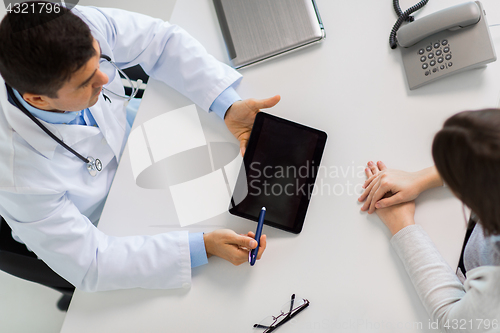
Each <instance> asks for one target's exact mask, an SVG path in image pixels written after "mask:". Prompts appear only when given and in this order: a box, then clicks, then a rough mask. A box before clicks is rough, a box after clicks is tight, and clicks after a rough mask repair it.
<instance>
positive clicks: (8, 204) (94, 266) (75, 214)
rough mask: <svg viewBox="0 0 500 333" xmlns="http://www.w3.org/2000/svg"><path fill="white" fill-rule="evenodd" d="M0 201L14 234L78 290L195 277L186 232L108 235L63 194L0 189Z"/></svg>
mask: <svg viewBox="0 0 500 333" xmlns="http://www.w3.org/2000/svg"><path fill="white" fill-rule="evenodd" d="M0 203H1V206H0V215H2V216H3V217H4V218H5V219H6V221H7V222H8V223H9V225H10V226H11V228H12V230H13V231H14V233H15V234H17V235H20V236H21V237H22V240H23V241H24V242H25V244H26V245H27V246H28V248H30V249H31V250H32V251H33V252H35V253H36V254H37V255H38V256H39V258H43V260H44V261H45V263H46V264H47V265H48V266H50V267H51V268H52V269H53V270H54V271H55V272H57V273H58V274H59V275H61V276H62V277H64V278H65V279H66V280H68V281H69V282H70V283H71V284H73V285H74V286H75V287H76V288H78V289H81V290H84V291H88V292H93V291H103V290H113V289H127V288H147V289H169V288H179V287H183V286H184V287H185V286H188V285H189V283H190V281H191V263H190V254H189V241H188V233H187V232H171V233H165V234H158V235H153V236H131V237H114V236H108V235H105V234H104V233H102V232H101V231H99V230H98V229H97V228H96V227H95V226H94V225H93V224H92V223H91V222H90V221H89V220H88V219H87V218H86V217H85V216H84V215H82V214H80V212H79V211H78V209H77V208H76V207H75V206H74V204H73V203H72V202H71V201H70V200H69V199H68V198H67V197H66V195H65V194H64V193H36V194H20V193H12V192H3V191H0ZM19 203H22V204H21V205H20V204H19ZM21 221H22V222H21Z"/></svg>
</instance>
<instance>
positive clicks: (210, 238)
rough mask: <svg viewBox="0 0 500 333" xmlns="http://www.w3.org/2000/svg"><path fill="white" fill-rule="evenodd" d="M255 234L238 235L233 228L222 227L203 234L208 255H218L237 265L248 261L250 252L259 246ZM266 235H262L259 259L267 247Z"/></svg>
mask: <svg viewBox="0 0 500 333" xmlns="http://www.w3.org/2000/svg"><path fill="white" fill-rule="evenodd" d="M254 237H255V234H254V233H253V232H251V231H250V232H248V234H247V235H238V234H237V233H235V232H234V231H232V230H228V229H221V230H215V231H213V232H209V233H206V234H204V235H203V239H204V241H205V249H206V251H207V257H209V258H210V257H211V256H217V257H220V258H222V259H225V260H227V261H229V262H230V263H232V264H233V265H235V266H238V265H241V264H243V263H245V262H248V253H249V252H250V250H251V249H255V248H256V247H257V241H256V240H255V239H254ZM266 245H267V242H266V235H262V236H261V237H260V246H259V253H258V254H257V259H260V258H261V257H262V253H264V250H265V249H266Z"/></svg>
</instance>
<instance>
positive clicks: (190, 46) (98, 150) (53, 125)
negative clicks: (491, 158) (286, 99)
mask: <svg viewBox="0 0 500 333" xmlns="http://www.w3.org/2000/svg"><path fill="white" fill-rule="evenodd" d="M35 5H36V6H29V7H28V9H29V10H28V12H20V13H18V14H16V13H15V12H11V13H9V14H8V15H7V16H6V17H5V18H4V19H3V20H2V22H1V24H0V45H2V47H1V48H0V74H1V76H2V78H3V80H1V79H0V156H1V159H0V215H1V216H3V217H4V218H5V220H6V221H7V222H8V224H9V225H10V227H11V228H12V230H13V233H14V234H15V237H16V239H18V240H20V241H22V242H23V243H25V244H26V245H27V247H28V248H29V249H31V250H32V251H34V252H35V253H36V254H37V255H38V257H39V258H40V259H42V260H43V261H44V262H45V263H46V264H47V265H48V266H49V267H51V268H52V269H53V270H54V271H55V272H57V273H58V274H59V275H61V276H62V277H63V278H65V279H66V280H67V281H69V282H70V283H71V284H73V285H74V286H75V287H77V288H79V289H81V290H84V291H90V292H92V291H100V290H112V289H124V288H136V287H140V288H158V289H162V288H178V287H181V286H187V285H189V283H190V279H191V268H192V267H195V266H198V265H202V264H205V263H207V257H210V256H212V255H215V256H219V257H222V258H224V259H226V260H228V261H230V262H232V263H233V264H235V265H238V264H241V263H243V262H245V261H246V260H247V258H248V250H246V249H251V248H255V246H256V241H255V240H254V239H253V238H252V236H253V233H251V232H250V233H248V235H244V236H243V235H238V234H236V233H234V232H233V231H231V230H217V231H215V232H211V233H206V234H202V233H199V234H188V233H187V232H172V233H164V234H158V235H154V236H132V237H112V236H108V235H105V234H103V233H102V232H100V231H99V230H98V229H97V228H96V225H97V222H98V220H99V216H100V214H101V211H102V208H103V205H104V201H105V199H106V196H107V194H108V192H109V189H110V185H111V182H112V180H113V176H114V175H115V172H116V169H117V166H118V162H119V160H120V156H121V154H122V151H123V148H124V145H125V142H126V139H127V136H128V133H129V131H130V126H129V124H128V123H127V121H126V111H125V107H124V100H125V98H123V95H124V88H123V85H122V83H121V79H120V77H119V75H118V73H117V70H116V68H115V67H114V66H116V67H119V68H126V67H131V66H134V65H137V64H140V65H141V66H142V67H143V69H144V70H145V71H146V72H147V73H148V74H149V75H150V76H151V77H152V78H155V79H159V80H162V81H163V82H165V83H167V84H168V85H170V86H171V87H173V88H175V89H177V90H178V91H179V92H181V93H183V94H184V95H186V96H187V97H189V98H190V99H191V100H192V101H193V102H195V103H196V104H197V105H199V106H200V107H201V108H203V109H204V110H207V111H209V112H215V113H216V114H217V115H219V116H220V117H221V118H222V119H224V121H225V123H226V124H227V126H228V128H229V130H230V131H231V132H232V133H233V134H234V135H235V136H236V137H237V138H238V140H240V143H241V150H242V153H243V152H244V147H245V146H246V141H247V140H248V137H249V134H250V131H251V128H252V124H253V119H254V117H255V114H256V113H257V112H258V111H259V109H261V108H269V107H272V106H274V105H275V104H276V103H278V101H279V96H275V97H273V98H269V99H264V100H254V99H249V100H244V101H242V100H241V99H240V98H239V96H238V94H237V93H236V92H235V90H234V87H235V85H236V84H238V83H239V81H240V80H241V76H240V74H239V73H237V72H236V71H234V70H233V69H231V68H230V67H228V66H226V65H224V64H222V63H220V62H218V61H217V60H215V59H214V58H213V57H211V56H210V55H208V54H207V53H206V51H205V50H204V49H203V47H202V46H201V45H200V44H199V43H198V42H197V41H196V40H194V39H193V38H192V37H190V36H189V35H188V34H187V33H186V32H185V31H183V30H182V29H180V28H179V27H177V26H174V25H171V24H169V23H166V22H163V21H161V20H157V19H153V18H151V17H147V16H144V15H140V14H136V13H130V12H126V11H122V10H118V9H100V8H93V7H79V6H77V7H75V8H73V9H72V10H71V11H69V10H67V9H65V8H62V7H59V8H58V10H51V11H50V12H49V11H48V10H43V9H41V7H42V2H36V3H35ZM37 6H38V7H37ZM31 8H33V10H31ZM35 8H36V10H35ZM44 8H45V9H47V8H48V7H47V6H45V7H44ZM52 8H53V9H56V5H53V7H52ZM103 89H104V90H103ZM265 246H266V237H265V236H263V237H262V238H261V250H260V251H259V257H260V256H261V255H262V252H263V251H264V249H265Z"/></svg>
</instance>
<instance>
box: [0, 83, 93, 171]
mask: <svg viewBox="0 0 500 333" xmlns="http://www.w3.org/2000/svg"><path fill="white" fill-rule="evenodd" d="M5 86H6V87H7V92H8V93H9V95H10V96H11V97H12V99H13V100H14V103H15V104H16V106H17V108H18V109H19V110H21V111H22V112H23V113H24V114H25V115H27V116H28V117H29V118H30V119H31V120H33V122H34V123H35V124H37V125H38V127H40V128H41V129H42V130H43V131H44V132H45V133H47V135H48V136H50V137H51V138H52V139H54V140H55V141H56V142H57V143H59V144H60V145H61V146H63V147H64V148H65V149H67V150H68V151H69V152H71V153H72V154H73V155H75V156H76V157H78V158H79V159H80V160H82V161H83V162H85V163H87V164H88V163H90V160H89V159H87V158H85V157H83V156H82V155H80V154H79V153H78V152H77V151H76V150H74V149H73V148H71V147H70V146H68V145H67V144H66V143H64V141H62V140H61V139H59V138H58V137H57V136H56V135H55V134H54V133H52V132H51V131H49V129H48V128H47V127H45V126H44V125H43V124H42V123H41V122H40V120H38V119H37V118H36V117H35V116H34V115H32V114H31V112H29V111H28V110H27V109H26V108H25V107H24V105H22V104H21V102H20V101H19V100H18V99H17V96H16V95H15V94H14V91H13V90H12V87H11V86H9V85H8V84H7V83H6V84H5Z"/></svg>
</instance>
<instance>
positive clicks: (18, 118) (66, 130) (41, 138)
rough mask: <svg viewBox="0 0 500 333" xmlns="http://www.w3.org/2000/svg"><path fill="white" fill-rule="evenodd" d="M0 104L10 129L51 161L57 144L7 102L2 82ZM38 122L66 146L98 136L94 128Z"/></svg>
mask: <svg viewBox="0 0 500 333" xmlns="http://www.w3.org/2000/svg"><path fill="white" fill-rule="evenodd" d="M0 102H1V105H2V109H3V110H4V114H5V117H6V118H7V121H8V123H9V124H10V126H11V127H12V129H13V130H14V131H16V132H17V133H18V134H19V135H20V136H21V137H22V138H23V139H24V140H26V142H27V143H28V144H29V145H30V146H32V147H33V148H34V149H36V150H37V151H38V152H39V153H40V154H42V155H43V156H45V157H47V158H48V159H52V158H53V156H54V152H55V150H56V148H57V147H58V146H59V143H58V142H57V141H55V140H54V139H52V138H51V137H50V136H49V135H48V134H47V133H45V132H44V131H43V130H42V129H41V128H40V127H38V125H37V124H35V123H34V122H33V121H32V120H31V119H29V118H28V117H27V116H26V115H25V114H24V113H23V112H22V111H21V110H19V109H18V108H17V107H15V106H14V105H12V104H11V103H10V102H9V101H8V99H7V89H6V88H5V84H4V83H3V81H1V82H0ZM39 120H40V119H39ZM40 122H41V123H42V124H43V125H44V126H45V127H46V128H47V129H48V130H49V131H50V132H52V133H53V134H54V135H55V136H56V137H58V138H59V139H60V140H62V141H63V142H64V143H66V144H67V145H68V146H72V145H74V144H75V143H77V142H79V141H81V140H84V139H87V138H89V137H91V136H94V135H97V134H99V129H98V128H95V127H90V126H78V125H64V124H51V123H47V122H45V121H43V120H40Z"/></svg>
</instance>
